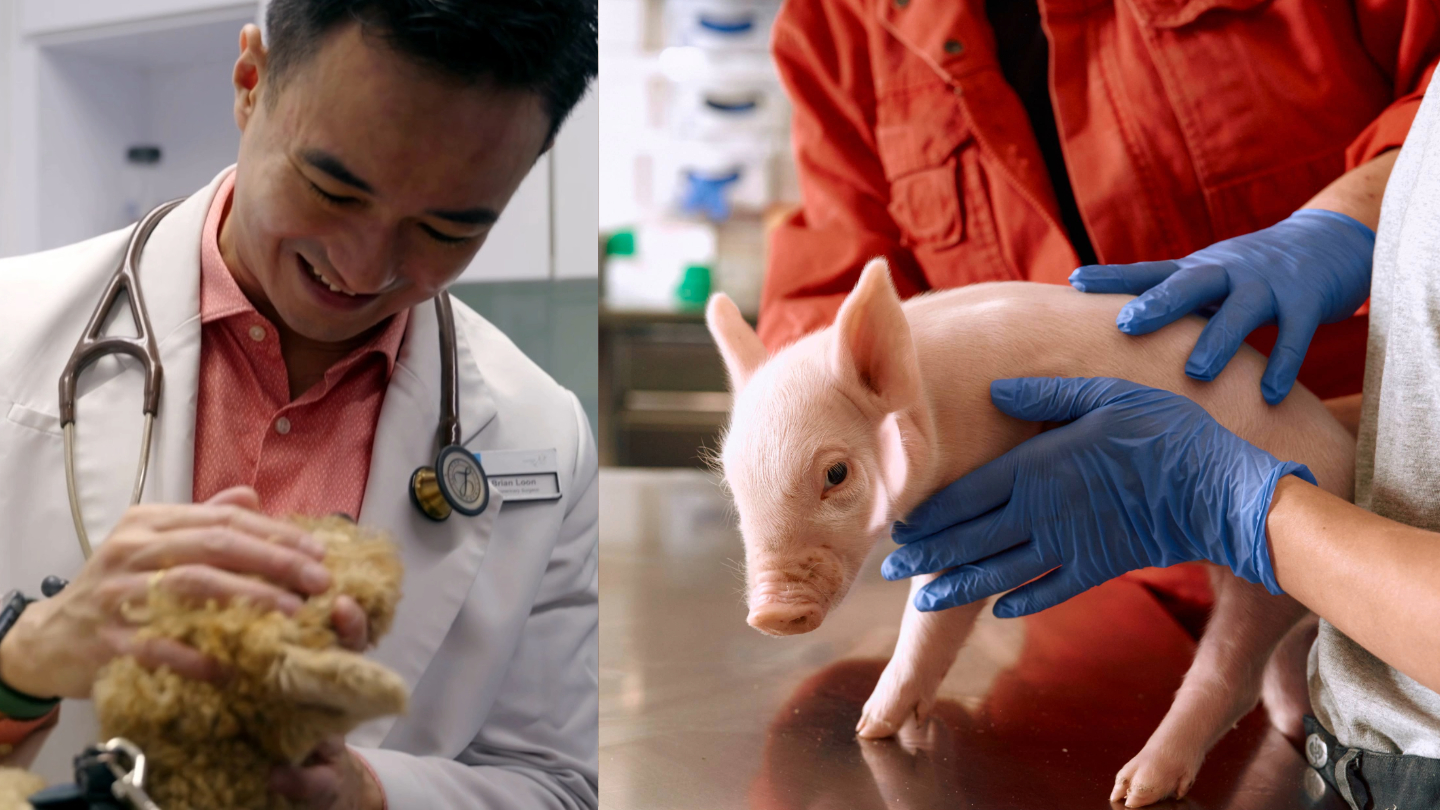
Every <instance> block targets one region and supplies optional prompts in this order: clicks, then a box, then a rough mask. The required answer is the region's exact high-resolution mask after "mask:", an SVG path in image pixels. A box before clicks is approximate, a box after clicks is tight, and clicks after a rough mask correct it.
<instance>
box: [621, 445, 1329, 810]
mask: <svg viewBox="0 0 1440 810" xmlns="http://www.w3.org/2000/svg"><path fill="white" fill-rule="evenodd" d="M601 493H602V506H601V541H600V560H601V568H600V593H601V608H600V640H601V648H600V649H601V652H600V766H601V783H600V804H601V807H602V808H606V810H728V809H729V808H748V809H749V810H782V809H783V810H789V808H811V809H812V810H821V809H822V808H823V809H824V810H871V809H872V808H873V809H874V810H882V808H884V809H885V810H929V809H930V808H946V810H951V809H953V808H1014V809H1015V810H1031V808H1033V809H1034V810H1061V809H1062V808H1106V807H1110V806H1111V805H1110V804H1109V801H1108V799H1109V792H1110V787H1111V785H1112V784H1113V780H1114V775H1115V772H1116V770H1118V769H1119V768H1120V766H1121V765H1123V764H1124V763H1125V762H1126V761H1128V760H1129V759H1130V757H1131V756H1133V755H1134V754H1135V753H1136V752H1137V751H1139V750H1140V747H1141V746H1142V745H1143V744H1144V742H1145V740H1146V738H1147V737H1148V736H1149V735H1150V732H1151V731H1152V730H1153V729H1154V728H1155V726H1156V725H1157V724H1158V723H1159V721H1160V719H1161V717H1162V716H1164V713H1165V710H1166V709H1167V708H1168V707H1169V704H1170V698H1171V696H1172V695H1173V693H1174V690H1175V689H1176V687H1177V686H1178V685H1179V683H1180V679H1181V677H1182V676H1183V675H1184V673H1185V669H1186V667H1188V666H1189V663H1190V658H1191V654H1192V651H1193V643H1192V641H1191V638H1190V636H1189V635H1187V634H1186V633H1185V632H1184V631H1183V630H1182V629H1181V627H1180V626H1179V625H1178V624H1177V623H1176V622H1175V621H1174V620H1173V619H1172V618H1171V617H1170V614H1168V613H1166V612H1165V611H1164V610H1163V609H1161V607H1160V606H1159V604H1158V603H1157V602H1156V601H1155V599H1154V597H1152V596H1151V595H1150V594H1149V592H1148V591H1146V590H1145V589H1144V588H1143V587H1141V586H1140V585H1138V584H1135V583H1132V582H1127V581H1123V580H1117V581H1115V582H1112V583H1109V584H1107V585H1105V586H1102V587H1100V588H1096V589H1094V590H1091V591H1089V592H1088V593H1086V594H1083V595H1082V596H1080V597H1077V598H1075V599H1073V600H1071V601H1070V602H1067V603H1066V604H1064V605H1061V606H1059V607H1057V608H1054V609H1052V610H1049V611H1046V612H1044V613H1042V614H1039V615H1037V616H1033V617H1029V618H1026V619H1020V620H1011V621H1004V620H999V619H995V618H994V617H993V616H991V615H990V614H989V612H988V611H987V612H986V613H985V614H984V615H983V617H982V619H981V621H980V623H979V625H978V626H977V628H976V632H975V634H974V636H973V637H972V640H971V641H970V643H969V644H968V645H967V646H966V648H965V649H964V650H963V651H962V652H961V654H960V660H959V661H958V662H957V664H956V666H955V667H954V669H953V670H952V671H951V673H950V675H949V677H948V678H947V679H946V681H945V684H944V686H943V688H942V690H941V701H940V704H939V706H938V707H937V710H936V717H935V718H934V719H933V720H932V721H931V722H930V723H929V724H928V725H927V726H926V727H925V728H924V729H918V730H914V731H912V732H910V733H908V734H905V735H902V736H903V737H904V738H903V739H900V740H884V741H879V742H861V741H859V740H857V739H856V738H855V735H854V731H853V729H854V727H855V723H856V721H857V720H858V718H859V716H860V708H861V706H862V705H864V702H865V699H866V697H868V695H869V693H870V690H871V688H872V687H873V686H874V684H875V681H876V679H877V678H878V677H879V675H880V672H881V670H882V668H883V667H884V663H885V660H886V658H887V657H888V656H889V654H890V650H891V649H892V648H893V646H894V643H895V639H896V637H897V635H898V632H897V631H898V627H899V617H900V612H901V609H902V607H903V605H904V600H905V595H906V587H905V585H904V584H903V583H888V582H885V581H884V580H882V579H881V578H880V576H879V573H878V570H879V562H878V561H879V554H880V553H881V552H883V551H884V549H879V550H877V554H876V555H875V557H873V558H872V559H871V561H870V562H869V564H867V566H866V573H865V574H864V576H863V577H862V581H861V582H859V583H857V585H856V587H855V588H854V590H853V591H852V593H851V594H850V596H849V597H848V598H847V599H846V601H845V603H844V604H843V605H842V606H841V607H840V608H839V609H837V610H836V611H834V612H833V613H832V614H831V615H830V616H829V617H828V618H827V619H826V621H825V624H824V625H823V626H822V627H821V628H820V629H819V630H817V631H816V632H814V633H811V634H808V635H804V636H796V637H789V638H783V639H775V638H768V637H765V636H762V635H761V634H759V633H757V632H755V631H754V630H751V629H750V628H749V627H747V626H746V625H745V606H744V603H743V597H742V578H741V574H740V568H739V566H740V562H741V561H742V560H743V559H744V555H743V550H742V548H741V545H740V540H739V537H738V534H737V533H736V531H735V530H734V528H733V523H734V519H733V513H732V512H731V510H730V507H729V505H728V503H727V501H726V500H725V499H724V497H723V495H722V494H721V492H720V491H719V489H718V487H717V486H716V484H715V482H714V481H713V480H712V479H710V478H709V477H708V476H706V475H705V474H703V473H701V472H698V471H689V470H684V471H680V470H677V471H636V470H604V471H602V473H601ZM1307 770H1308V769H1307V768H1306V767H1305V764H1304V762H1303V761H1302V759H1301V758H1300V756H1299V755H1298V754H1297V753H1296V752H1295V751H1294V749H1292V748H1291V747H1290V745H1289V744H1288V743H1287V742H1286V741H1285V739H1284V738H1283V737H1282V736H1281V735H1280V734H1278V733H1277V732H1275V731H1274V730H1272V729H1271V728H1270V727H1269V724H1268V723H1267V721H1266V719H1265V717H1264V715H1263V713H1262V712H1261V711H1256V712H1253V713H1251V714H1250V715H1249V716H1247V717H1246V718H1245V719H1243V720H1242V721H1241V722H1240V724H1239V725H1238V726H1237V727H1236V729H1235V730H1234V731H1232V732H1231V733H1230V734H1228V735H1227V736H1226V737H1225V738H1224V739H1223V740H1221V742H1220V743H1219V745H1217V746H1216V748H1215V750H1214V751H1212V752H1211V754H1210V756H1209V758H1208V759H1207V760H1206V762H1205V766H1204V768H1203V769H1202V770H1201V772H1200V776H1199V779H1198V781H1197V782H1196V785H1195V787H1194V789H1193V791H1192V792H1191V794H1190V795H1189V796H1188V797H1187V798H1186V799H1185V800H1183V801H1180V802H1172V803H1163V804H1160V805H1155V806H1156V807H1162V808H1172V807H1186V808H1217V809H1218V808H1233V810H1251V809H1253V810H1260V809H1261V808H1264V810H1286V809H1287V808H1307V810H1308V809H1309V808H1327V809H1330V808H1333V810H1343V807H1344V803H1343V802H1342V801H1341V800H1340V799H1339V798H1338V797H1337V796H1335V795H1334V792H1333V791H1329V792H1328V793H1326V792H1324V791H1323V784H1321V783H1319V782H1318V780H1317V779H1315V778H1313V777H1311V778H1309V779H1308V780H1307V779H1306V773H1307ZM1317 787H1318V788H1320V789H1319V790H1317ZM1116 806H1118V805H1116Z"/></svg>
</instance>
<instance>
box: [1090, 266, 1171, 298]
mask: <svg viewBox="0 0 1440 810" xmlns="http://www.w3.org/2000/svg"><path fill="white" fill-rule="evenodd" d="M1179 267H1180V263H1179V262H1176V261H1173V260H1171V261H1163V262H1135V263H1134V264H1087V265H1085V266H1084V267H1078V268H1076V269H1075V272H1073V273H1071V274H1070V286H1071V287H1074V288H1075V289H1077V290H1079V291H1080V292H1086V293H1124V294H1126V295H1139V294H1140V293H1143V292H1145V291H1146V290H1148V289H1150V288H1151V287H1154V286H1155V285H1156V284H1159V283H1160V282H1162V281H1164V280H1165V279H1167V278H1169V277H1170V275H1171V274H1172V273H1174V272H1175V271H1176V270H1177V269H1179Z"/></svg>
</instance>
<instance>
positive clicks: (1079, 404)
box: [882, 377, 1315, 618]
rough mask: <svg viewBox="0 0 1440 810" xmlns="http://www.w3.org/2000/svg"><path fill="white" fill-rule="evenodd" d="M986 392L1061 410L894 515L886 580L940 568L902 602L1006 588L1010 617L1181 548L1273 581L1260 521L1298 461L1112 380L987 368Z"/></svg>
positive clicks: (998, 611) (1022, 412)
mask: <svg viewBox="0 0 1440 810" xmlns="http://www.w3.org/2000/svg"><path fill="white" fill-rule="evenodd" d="M990 399H991V400H992V401H993V402H994V403H995V406H996V407H997V408H999V409H1000V410H1001V411H1002V412H1004V413H1006V414H1009V415H1010V416H1014V417H1017V418H1019V419H1025V420H1029V421H1035V422H1039V421H1055V422H1063V421H1070V420H1074V421H1072V422H1071V423H1070V424H1068V425H1064V426H1062V427H1059V428H1055V429H1053V430H1049V431H1046V432H1044V433H1041V434H1040V435H1039V436H1036V437H1035V438H1033V439H1030V440H1029V441H1026V442H1024V443H1023V444H1021V445H1020V446H1018V447H1016V448H1014V449H1012V450H1011V451H1010V452H1008V453H1006V454H1005V455H1003V456H1001V457H1000V458H998V459H995V460H994V461H992V462H990V463H989V464H986V465H985V466H983V467H981V468H979V469H978V470H975V471H974V472H972V473H970V474H969V475H966V476H965V477H963V478H961V479H960V480H958V481H956V482H955V483H953V484H951V485H950V486H948V487H946V488H945V489H943V490H941V491H940V492H939V493H937V494H936V495H935V496H934V497H932V498H930V500H928V501H926V502H925V503H923V504H921V505H920V506H919V507H917V508H916V509H915V511H914V512H912V513H911V514H910V515H909V516H908V517H907V518H906V521H905V523H903V524H898V525H897V526H896V528H895V532H894V537H895V541H896V542H898V543H902V544H903V547H902V548H900V549H899V550H897V551H895V552H893V553H891V555H890V556H889V557H888V558H886V560H885V564H884V566H883V568H882V572H883V573H884V575H885V578H886V579H902V578H905V577H911V576H915V575H916V574H924V573H933V572H936V571H941V570H943V569H946V568H953V569H954V570H952V571H949V572H948V573H946V574H945V575H943V576H941V577H939V578H938V579H936V580H935V581H934V582H931V583H930V584H928V585H926V586H925V587H924V588H922V589H921V590H920V592H919V593H917V594H916V596H915V607H916V608H918V609H920V610H939V609H943V608H948V607H955V606H956V605H963V604H968V603H970V602H974V601H976V600H979V599H983V598H985V597H987V596H990V595H992V594H996V593H1000V592H1001V591H1006V590H1009V589H1011V588H1016V589H1017V590H1015V591H1014V592H1012V593H1009V594H1006V595H1005V596H1004V597H1002V598H1001V599H1000V600H999V601H998V602H997V603H996V604H995V615H996V616H1000V617H1002V618H1009V617H1014V616H1023V615H1025V614H1028V613H1034V612H1036V611H1039V610H1044V609H1045V608H1048V607H1051V606H1053V605H1056V604H1059V603H1060V602H1063V601H1065V600H1066V599H1069V598H1070V597H1072V596H1075V595H1076V594H1079V593H1081V592H1082V591H1086V590H1088V589H1090V588H1092V587H1094V586H1096V585H1099V584H1100V583H1102V582H1105V581H1106V580H1109V579H1112V578H1114V577H1117V576H1119V575H1121V574H1123V573H1125V572H1127V571H1132V570H1135V569H1138V568H1148V567H1152V566H1156V567H1164V566H1168V565H1174V564H1176V563H1181V562H1186V561H1189V560H1209V561H1211V562H1213V563H1216V564H1218V565H1223V566H1227V567H1229V568H1230V569H1231V570H1232V571H1234V572H1235V573H1236V574H1237V575H1239V576H1240V577H1242V578H1244V579H1247V580H1249V581H1251V582H1256V583H1260V584H1262V585H1264V586H1265V587H1266V588H1268V589H1269V590H1270V592H1271V593H1276V594H1278V593H1282V591H1281V590H1280V585H1279V583H1277V582H1276V581H1275V573H1274V571H1273V570H1272V568H1271V563H1270V551H1269V548H1268V547H1267V545H1266V540H1265V520H1266V517H1267V516H1268V515H1269V512H1270V499H1271V497H1272V496H1273V495H1274V492H1275V484H1276V482H1277V481H1279V480H1280V478H1281V476H1284V475H1289V474H1291V473H1294V474H1295V475H1298V476H1300V477H1301V478H1303V479H1305V480H1306V481H1309V482H1310V483H1312V484H1313V483H1315V477H1314V476H1313V475H1311V474H1310V470H1309V469H1307V468H1306V467H1305V466H1304V465H1302V464H1297V463H1295V462H1289V461H1287V462H1281V461H1278V460H1276V459H1275V457H1274V456H1272V455H1270V454H1269V453H1267V452H1265V451H1264V450H1261V449H1260V448H1258V447H1256V446H1254V445H1252V444H1250V443H1249V442H1246V441H1245V440H1243V439H1241V438H1240V437H1239V436H1236V435H1235V434H1234V433H1231V432H1230V431H1228V430H1226V429H1225V428H1223V427H1221V426H1220V424H1219V423H1217V422H1216V421H1215V420H1214V419H1212V418H1211V417H1210V414H1208V413H1206V412H1205V410H1204V409H1203V408H1201V407H1200V406H1199V405H1197V404H1195V402H1194V401H1192V400H1190V399H1187V398H1185V397H1182V396H1178V395H1176V394H1171V393H1169V392H1166V391H1161V390H1158V389H1155V388H1147V387H1145V386H1143V385H1137V384H1135V383H1132V382H1128V381H1125V380H1115V379H1109V378H1105V377H1095V378H1071V379H1064V378H1044V377H1029V378H1021V379H1013V380H997V381H995V382H994V383H991V385H990ZM1052 570H1053V572H1052V573H1050V574H1049V575H1048V576H1044V577H1043V578H1041V579H1038V580H1036V581H1034V582H1030V580H1033V579H1035V578H1036V577H1040V576H1041V575H1042V574H1045V573H1046V572H1050V571H1052ZM1027 582H1028V583H1029V584H1025V583H1027ZM1022 585H1023V586H1024V587H1021V586H1022Z"/></svg>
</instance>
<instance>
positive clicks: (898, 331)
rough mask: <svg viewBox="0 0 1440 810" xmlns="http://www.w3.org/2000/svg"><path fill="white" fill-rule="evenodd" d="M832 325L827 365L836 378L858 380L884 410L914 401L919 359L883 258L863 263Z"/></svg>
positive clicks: (899, 407) (893, 409)
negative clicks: (833, 338) (863, 268)
mask: <svg viewBox="0 0 1440 810" xmlns="http://www.w3.org/2000/svg"><path fill="white" fill-rule="evenodd" d="M834 328H835V341H834V343H833V344H832V346H831V349H830V365H831V370H832V371H833V372H834V373H835V375H836V376H837V377H839V378H840V379H842V380H845V379H848V380H852V381H858V382H859V384H860V386H861V388H863V389H865V391H866V392H868V393H869V394H870V395H871V396H872V397H874V398H875V401H876V404H877V405H878V406H879V408H880V409H881V410H883V411H884V412H886V413H894V412H895V411H899V410H903V409H904V408H907V407H909V406H910V405H912V404H914V403H915V402H916V401H918V400H919V398H920V361H919V358H917V357H916V355H915V343H914V341H913V340H912V338H911V337H910V322H909V321H907V320H905V311H904V310H903V309H902V308H901V306H900V296H899V295H897V294H896V293H895V287H894V286H893V285H892V284H891V283H890V267H889V265H887V264H886V263H885V260H884V259H883V258H880V259H872V260H870V263H869V264H867V265H865V270H864V271H862V272H861V273H860V281H859V283H857V284H856V285H855V289H854V290H852V291H851V293H850V295H849V296H847V297H846V298H845V303H843V304H841V305H840V313H839V314H838V315H836V316H835V327H834Z"/></svg>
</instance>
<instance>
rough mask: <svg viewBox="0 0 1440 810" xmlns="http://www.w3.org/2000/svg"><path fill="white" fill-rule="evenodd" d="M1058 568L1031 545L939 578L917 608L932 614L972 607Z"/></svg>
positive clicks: (921, 595)
mask: <svg viewBox="0 0 1440 810" xmlns="http://www.w3.org/2000/svg"><path fill="white" fill-rule="evenodd" d="M1054 567H1055V564H1054V563H1053V562H1047V561H1046V560H1045V559H1043V556H1042V555H1041V554H1040V553H1038V551H1037V550H1036V549H1035V547H1034V544H1031V543H1027V544H1025V545H1023V546H1020V547H1018V548H1012V549H1010V550H1009V551H1004V552H1001V553H1000V554H997V555H995V556H994V557H991V558H989V559H987V560H983V561H981V562H979V563H976V564H974V565H962V566H960V567H958V568H956V569H954V570H953V571H947V572H945V573H944V574H942V575H941V576H939V577H936V578H935V581H933V582H930V583H928V584H927V585H925V587H923V588H921V589H920V592H919V593H917V594H915V608H916V609H917V610H921V611H931V610H944V609H946V608H952V607H959V606H960V605H968V604H970V603H971V602H978V601H980V600H981V599H985V598H987V597H990V596H994V595H995V594H997V593H1003V592H1004V591H1008V590H1010V589H1011V588H1014V587H1016V586H1018V585H1020V584H1022V583H1025V582H1029V581H1030V580H1032V579H1034V578H1035V577H1038V576H1040V575H1041V574H1043V573H1045V572H1046V571H1048V570H1050V569H1051V568H1054Z"/></svg>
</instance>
